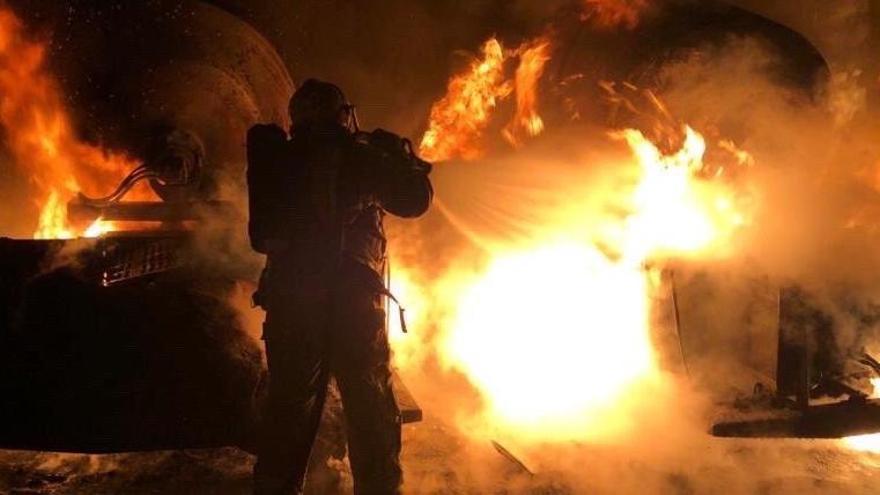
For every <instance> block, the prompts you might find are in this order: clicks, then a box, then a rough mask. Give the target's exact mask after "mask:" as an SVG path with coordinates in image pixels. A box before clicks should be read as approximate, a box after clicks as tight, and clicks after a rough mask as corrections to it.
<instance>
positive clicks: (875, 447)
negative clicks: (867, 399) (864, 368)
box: [843, 378, 880, 454]
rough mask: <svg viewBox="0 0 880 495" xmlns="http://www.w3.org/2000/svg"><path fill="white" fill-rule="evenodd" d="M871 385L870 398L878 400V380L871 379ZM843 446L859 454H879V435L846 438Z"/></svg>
mask: <svg viewBox="0 0 880 495" xmlns="http://www.w3.org/2000/svg"><path fill="white" fill-rule="evenodd" d="M871 385H872V386H873V387H874V391H873V393H872V394H871V398H872V399H877V398H880V378H871ZM843 444H844V445H846V446H847V447H849V448H851V449H853V450H858V451H859V452H869V453H872V454H880V433H871V434H868V435H854V436H851V437H846V438H844V439H843Z"/></svg>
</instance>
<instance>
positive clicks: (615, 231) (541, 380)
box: [395, 127, 748, 442]
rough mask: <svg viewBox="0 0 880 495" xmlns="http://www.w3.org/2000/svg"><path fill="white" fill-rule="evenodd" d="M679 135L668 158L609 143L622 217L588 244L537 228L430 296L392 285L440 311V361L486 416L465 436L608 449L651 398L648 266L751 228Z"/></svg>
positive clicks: (631, 139) (653, 372)
mask: <svg viewBox="0 0 880 495" xmlns="http://www.w3.org/2000/svg"><path fill="white" fill-rule="evenodd" d="M683 134H684V140H683V144H682V146H681V149H679V150H678V151H676V152H674V153H663V152H661V151H660V150H659V149H658V147H657V146H655V145H654V144H653V143H652V142H651V141H649V140H648V139H647V138H646V137H645V136H644V135H643V134H642V133H641V132H639V131H636V130H632V129H629V130H624V131H620V132H615V133H613V134H612V135H611V137H612V139H614V140H618V141H621V142H623V143H625V144H626V145H627V146H628V148H629V150H630V154H631V156H632V160H631V161H630V162H628V163H620V164H618V165H620V167H619V168H620V170H633V169H634V170H636V171H637V176H638V179H637V181H636V182H635V185H634V186H633V187H632V188H630V189H622V190H620V191H615V192H614V195H615V196H616V199H617V200H619V202H620V203H622V204H624V205H626V210H627V211H628V214H627V215H625V216H624V217H623V218H616V219H613V220H606V222H607V225H604V226H602V228H598V229H595V232H581V231H576V230H577V229H578V228H579V227H578V226H579V225H584V224H583V223H582V222H578V221H577V219H574V220H572V219H560V221H559V224H558V225H556V226H555V227H554V226H546V225H542V226H540V235H538V236H536V238H535V239H534V240H533V242H532V243H531V245H528V246H526V247H522V246H517V247H508V248H505V247H493V248H490V249H493V251H492V252H490V253H489V255H490V261H489V262H488V263H487V265H486V266H485V267H484V268H483V269H481V270H480V271H479V272H478V273H452V274H449V275H448V276H449V278H452V279H458V280H466V281H465V282H462V283H460V284H459V285H458V286H457V287H456V288H455V290H451V291H445V290H443V289H439V291H440V292H442V294H441V295H440V296H435V297H430V295H429V294H420V293H419V292H420V291H419V290H417V289H416V288H413V287H412V286H410V285H408V284H407V282H408V281H409V280H408V276H405V277H404V278H403V279H400V280H398V284H399V285H400V286H402V287H401V288H402V290H401V292H404V293H407V296H406V297H405V299H406V300H407V301H413V300H415V301H416V304H417V305H418V306H420V307H422V308H424V307H428V306H430V304H437V303H436V302H432V300H433V301H437V300H442V301H444V302H443V304H444V305H448V307H446V306H444V310H443V311H444V312H447V313H449V314H450V315H451V316H450V317H449V318H448V319H447V320H446V321H444V322H443V326H444V328H442V329H441V334H442V338H441V340H442V344H441V349H440V353H441V361H443V362H445V364H446V365H447V366H448V367H450V368H452V369H455V370H457V371H459V372H461V373H463V374H464V375H465V376H466V377H467V378H468V380H469V381H470V382H471V383H472V384H473V386H474V387H475V388H476V389H477V390H478V391H479V393H480V396H481V398H482V400H483V403H484V409H483V413H482V416H481V417H480V419H479V421H478V422H479V425H468V428H469V430H470V431H472V432H474V431H478V432H480V433H482V434H485V435H489V436H493V437H496V438H497V436H498V435H501V436H513V437H515V438H517V439H518V440H521V441H523V440H525V441H529V440H531V441H539V442H547V441H570V440H596V439H608V438H612V437H614V436H615V435H618V434H622V433H624V432H626V431H627V430H628V429H629V428H630V427H632V425H633V423H634V422H635V418H636V414H637V407H638V405H637V402H638V401H639V397H641V396H644V394H645V393H646V391H651V390H654V391H656V390H660V389H662V387H663V386H664V378H663V377H664V375H663V373H662V372H661V370H660V368H659V364H658V360H657V357H656V355H655V350H654V348H653V346H652V341H651V325H652V302H651V301H652V299H653V298H654V297H655V296H656V295H657V291H658V290H659V289H660V288H661V286H660V285H659V284H658V283H657V281H658V280H659V279H660V277H658V276H657V275H658V274H659V272H660V270H661V268H651V266H657V265H654V264H653V262H655V261H662V259H666V258H672V257H689V256H714V255H719V254H722V253H723V250H722V248H723V247H724V246H725V245H726V244H727V243H728V241H729V240H730V238H731V236H732V235H733V234H734V233H735V232H736V231H737V230H738V229H739V228H740V227H741V226H743V225H745V224H747V223H748V214H747V211H745V210H746V208H744V207H742V206H741V205H740V202H739V201H738V200H737V197H736V196H735V195H734V194H733V192H732V191H730V190H729V189H728V188H727V187H725V186H724V184H723V183H720V182H719V181H714V180H707V179H703V178H701V177H703V176H705V175H706V174H703V173H702V172H704V164H703V155H704V153H705V150H706V144H705V141H704V139H703V138H702V136H701V135H700V134H699V133H697V132H696V131H694V130H693V129H691V128H690V127H685V128H684V129H683ZM571 211H572V212H573V213H572V214H577V215H582V214H585V213H584V209H581V208H572V210H571ZM574 212H577V213H574ZM587 214H589V213H587ZM600 245H601V246H602V249H600V248H599V247H597V246H600ZM399 271H400V270H398V272H399ZM402 271H403V272H404V273H406V272H407V269H406V267H403V270H402ZM398 272H396V273H398ZM440 285H443V284H442V283H441V284H440ZM413 296H415V297H413ZM395 340H396V345H398V346H399V345H401V344H400V343H399V341H397V340H398V339H395ZM409 351H410V350H409V349H405V352H404V354H405V355H407V356H409V355H410V352H409Z"/></svg>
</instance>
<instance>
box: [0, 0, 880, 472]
mask: <svg viewBox="0 0 880 495" xmlns="http://www.w3.org/2000/svg"><path fill="white" fill-rule="evenodd" d="M20 4H21V5H20ZM24 4H27V5H24ZM37 4H39V5H34V4H33V2H14V1H13V2H10V7H9V8H4V9H2V10H0V94H2V95H3V96H2V101H0V124H2V128H3V140H2V147H0V148H2V151H0V163H2V166H3V167H8V168H10V169H13V168H14V169H17V170H18V171H19V172H18V176H19V177H18V178H12V179H10V180H11V181H15V180H17V181H19V182H20V185H21V187H19V188H17V189H18V191H16V192H13V190H14V189H16V188H14V187H10V188H8V189H9V191H10V195H11V197H10V204H27V205H33V204H35V203H36V205H37V206H36V209H34V208H31V210H33V211H31V213H32V215H31V216H32V217H33V218H29V219H25V218H24V217H26V216H27V215H26V213H25V212H24V211H19V212H7V213H5V214H4V216H2V217H0V219H2V220H3V221H4V224H6V225H9V226H10V229H9V232H4V234H5V235H10V236H11V237H10V238H6V237H4V238H2V239H0V280H2V283H0V343H2V345H0V353H2V359H0V377H2V378H0V390H2V392H3V397H5V398H6V399H5V400H4V402H3V403H2V405H0V446H2V447H4V448H13V449H31V450H52V451H67V452H94V453H106V452H125V451H141V450H157V449H178V448H191V447H219V446H228V445H234V446H239V447H242V448H244V449H246V450H247V449H250V448H252V445H253V437H254V431H255V426H256V424H257V422H258V420H259V418H258V410H259V407H258V404H259V402H260V400H261V397H262V394H263V392H264V388H265V364H264V362H263V360H264V358H263V355H262V350H261V344H260V340H259V338H260V335H259V333H260V324H261V318H262V315H261V314H260V313H259V312H258V311H255V310H253V309H252V308H251V306H250V293H251V292H252V290H253V288H254V283H255V281H256V278H257V276H258V274H259V270H260V268H261V266H260V265H261V263H262V259H261V258H260V257H258V256H256V255H255V254H254V253H251V251H250V250H249V248H248V245H247V239H245V238H244V232H245V227H244V225H245V221H246V218H245V196H244V194H245V191H244V189H245V188H244V163H245V157H244V151H245V150H244V145H243V140H244V137H245V134H246V131H247V129H248V128H249V127H250V126H251V125H253V124H254V123H257V122H274V123H277V124H279V125H281V126H282V127H287V122H286V119H287V116H286V108H287V103H288V98H289V97H290V94H291V93H292V92H293V88H294V82H293V80H292V78H291V76H290V74H289V72H288V68H287V67H286V66H285V62H284V61H283V60H282V58H281V56H280V55H279V53H278V51H277V50H276V47H275V46H273V44H272V43H271V42H270V41H268V40H267V38H266V37H265V35H264V34H263V33H262V32H261V31H259V30H258V29H257V28H256V27H254V26H253V25H251V24H249V23H248V22H246V21H245V20H243V17H242V16H246V15H245V14H243V13H248V12H250V11H249V10H248V8H246V6H243V4H239V3H238V2H234V1H218V2H196V1H159V2H148V3H145V4H142V5H135V4H119V3H114V2H106V5H105V4H104V3H102V2H95V3H94V4H91V3H82V2H76V1H74V2H69V5H66V4H65V5H63V6H62V5H61V4H59V3H54V2H37ZM552 7H553V8H552V10H550V8H549V7H548V8H547V9H546V10H541V12H546V11H548V10H549V11H550V14H549V15H547V16H545V17H542V18H541V22H540V23H538V22H532V23H522V24H520V25H516V27H510V26H507V25H499V26H493V28H497V29H496V31H495V33H496V35H495V36H491V37H488V39H486V38H483V42H482V44H481V45H479V49H478V51H477V52H476V53H474V54H472V55H469V56H467V57H466V60H465V62H464V63H462V64H459V65H460V67H458V68H457V69H456V71H455V74H454V75H453V76H452V77H451V78H450V79H448V81H446V82H447V86H446V91H445V93H444V94H442V95H439V96H438V94H437V93H442V91H440V90H438V89H437V88H432V89H431V96H432V98H431V100H432V101H433V104H432V105H431V106H430V111H428V112H426V113H427V124H424V123H419V124H418V126H419V127H418V129H419V130H420V131H423V134H422V138H421V139H420V140H416V141H415V142H417V143H418V144H419V146H418V148H419V149H418V151H419V154H420V155H421V156H422V157H424V158H425V159H426V160H429V161H432V162H436V163H437V164H438V165H437V167H436V168H435V173H434V176H433V180H434V182H435V185H436V188H437V191H438V195H437V204H436V205H435V206H436V210H437V212H436V214H434V215H433V216H432V217H431V218H429V219H428V221H427V225H428V226H427V227H425V228H426V229H428V230H430V231H431V232H430V234H425V233H424V232H419V231H418V230H417V228H410V229H409V230H406V229H405V228H401V231H403V232H404V233H406V234H412V233H413V232H417V233H419V235H420V236H421V237H419V239H420V240H419V242H412V243H407V242H398V243H395V237H394V236H392V242H391V256H392V267H393V268H392V269H393V273H392V276H391V280H390V285H391V290H392V292H394V293H395V294H397V295H398V297H400V298H401V299H402V301H403V303H404V304H406V305H407V306H408V308H409V309H410V311H409V315H410V318H411V321H410V327H411V328H413V329H414V332H413V334H414V335H410V336H408V337H407V339H403V338H402V336H401V335H400V333H399V331H398V332H395V333H394V334H393V335H392V341H393V344H394V350H395V359H396V363H397V364H398V365H399V366H400V368H401V370H402V372H403V374H404V375H406V372H407V371H408V370H410V371H411V370H412V369H418V368H419V367H420V366H421V367H426V368H427V367H430V366H438V367H441V368H443V369H444V370H453V371H454V372H455V373H458V374H460V375H462V376H464V377H466V381H467V383H468V384H469V385H468V391H469V392H468V393H473V394H474V395H476V396H477V397H478V398H479V399H478V400H477V401H476V402H477V403H479V407H476V406H474V407H473V409H474V410H478V411H479V412H478V413H473V414H472V416H473V417H469V418H470V419H469V421H468V422H467V427H466V428H467V429H469V430H471V431H472V432H475V433H474V435H476V436H479V437H482V436H486V437H489V438H491V439H492V440H493V441H494V440H499V442H501V441H508V440H510V439H511V438H512V439H513V440H510V441H511V442H512V443H513V444H514V445H516V444H518V443H524V444H528V443H529V442H538V441H540V442H548V441H550V442H553V441H558V442H589V441H594V440H595V441H604V440H607V439H609V438H612V437H614V436H615V435H618V434H620V433H621V432H623V431H626V430H627V429H628V428H630V427H631V426H632V423H634V422H635V421H634V420H633V419H632V417H633V416H635V415H636V413H635V412H634V411H640V410H644V409H645V407H646V403H645V400H646V399H645V396H652V397H658V399H657V400H658V401H660V400H664V398H667V397H668V395H667V394H670V389H671V388H673V387H672V386H670V385H669V381H670V380H669V379H668V378H667V373H669V372H671V373H673V374H675V375H676V376H679V377H681V376H685V377H690V379H691V380H693V382H694V383H697V382H699V383H701V384H702V383H703V382H706V381H707V382H710V383H711V384H712V385H717V384H718V382H719V381H720V382H725V383H724V385H722V386H719V387H716V388H718V389H721V390H723V393H720V395H723V397H722V399H721V400H720V401H723V402H726V403H729V402H731V399H733V398H734V397H732V393H730V390H731V387H730V386H729V383H727V382H730V381H736V382H737V387H735V390H737V391H739V392H741V391H743V390H746V391H747V392H749V393H746V394H744V395H743V396H741V397H738V398H736V400H735V402H734V404H732V407H729V406H731V404H727V405H726V406H725V407H723V408H720V409H724V410H725V411H726V412H727V413H729V414H725V415H724V417H716V418H714V420H713V425H712V426H711V427H709V428H708V429H711V432H712V433H713V434H714V435H716V436H721V437H800V438H841V437H847V436H851V435H858V434H866V433H872V432H876V431H880V410H878V404H877V402H876V401H877V399H873V398H871V397H872V396H873V394H874V392H873V385H872V383H871V377H872V376H874V375H876V374H877V373H878V372H880V363H878V362H877V361H876V360H874V358H873V357H872V356H871V354H870V353H869V352H867V351H866V349H863V348H862V347H863V344H864V339H862V338H854V339H852V340H851V341H850V342H848V344H849V348H846V349H844V348H841V347H840V346H839V345H838V344H839V343H838V342H836V341H835V338H834V335H835V333H836V332H837V329H836V328H835V325H838V324H839V323H840V321H841V320H840V318H839V317H838V316H839V315H835V316H833V317H832V316H831V310H829V309H828V301H827V299H823V296H817V295H816V293H814V292H811V290H812V289H813V287H806V286H802V284H800V280H797V277H790V278H791V279H794V280H789V279H786V278H785V277H780V279H783V280H784V283H783V284H780V283H778V282H779V280H777V279H776V278H774V279H773V280H772V281H767V280H762V281H760V282H759V283H758V282H756V283H755V284H754V286H749V287H750V288H748V289H743V290H742V292H744V293H745V292H748V295H747V296H742V297H740V295H737V297H736V298H734V297H732V296H731V297H730V300H731V301H732V300H734V299H736V301H737V304H740V303H742V301H746V303H742V304H744V306H743V308H744V309H743V308H739V307H737V308H736V310H731V311H730V312H726V311H720V310H719V309H718V308H719V307H724V303H725V297H727V296H725V295H724V294H726V293H725V290H728V289H725V288H723V287H725V286H730V287H735V288H737V290H739V288H740V287H739V286H740V285H742V284H744V283H745V282H743V281H742V279H744V278H745V277H743V276H741V275H739V274H736V275H731V273H733V272H735V270H734V269H730V268H728V267H726V266H725V262H724V258H725V256H726V255H727V254H729V252H731V251H734V250H736V249H738V248H740V245H739V244H738V241H737V237H738V236H741V233H742V232H743V231H744V230H747V229H748V228H749V227H750V226H751V225H752V223H757V222H753V217H756V216H758V215H759V213H760V212H759V210H760V206H759V205H758V203H759V202H760V201H759V199H761V198H760V197H759V198H758V199H756V197H757V196H758V195H755V194H752V190H751V189H750V183H749V182H748V180H747V179H746V178H744V177H747V176H748V175H749V173H750V171H752V170H754V169H755V168H756V165H755V163H756V156H758V154H757V153H756V154H753V153H752V152H751V150H750V148H749V147H748V146H746V145H744V144H743V143H748V144H754V142H755V141H756V140H752V141H751V142H750V141H749V139H748V137H749V136H750V135H751V134H753V131H754V126H755V125H756V124H755V122H756V120H755V119H753V118H752V117H753V114H752V113H749V112H752V111H753V109H751V108H747V107H748V106H749V105H748V101H750V99H755V100H760V101H761V102H764V101H774V102H779V108H785V109H787V108H789V107H792V108H794V107H798V106H809V105H813V104H814V103H815V101H816V100H817V99H818V98H820V96H819V95H818V94H817V92H816V88H817V87H822V85H823V84H824V81H826V80H827V79H828V78H829V74H830V71H831V67H830V66H829V63H828V62H827V61H826V58H825V57H824V56H823V54H822V53H820V51H819V50H818V49H817V48H816V47H815V46H814V45H813V44H812V43H811V42H810V41H808V40H807V39H806V38H804V37H803V36H802V35H800V34H798V33H797V32H795V31H794V30H792V29H789V28H788V27H785V26H783V25H780V24H778V23H775V22H773V21H770V20H768V19H767V18H765V17H762V16H760V15H758V14H755V13H752V12H750V11H748V10H746V9H743V8H739V7H735V6H733V5H731V4H728V3H725V2H720V1H700V2H694V1H687V0H664V1H660V0H658V1H644V0H632V1H625V0H575V1H571V2H559V3H558V4H554V5H553V6H552ZM253 9H255V10H259V9H269V10H271V9H270V7H268V6H262V5H261V6H255V7H253ZM237 14H242V16H239V15H237ZM247 15H249V16H250V18H251V19H253V18H259V19H263V18H262V17H260V16H259V15H256V16H255V15H253V12H250V13H249V14H247ZM263 22H266V21H265V20H264V21H263ZM512 25H513V24H512ZM41 29H45V30H46V31H47V32H51V36H44V38H40V34H39V33H40V32H41ZM524 32H525V33H527V34H523V33H524ZM39 39H45V40H48V41H45V42H38V41H35V40H39ZM752 71H755V72H760V74H761V81H762V82H761V83H760V84H758V83H755V84H754V87H746V86H748V84H745V83H742V82H741V81H740V83H741V84H740V86H742V87H741V88H740V87H738V86H737V85H736V84H732V83H731V81H730V79H733V78H736V77H745V76H749V75H752V74H753V72H752ZM714 81H723V84H724V85H725V88H730V87H737V88H738V89H741V90H742V91H740V92H734V94H733V96H730V97H729V98H727V99H726V100H725V101H718V100H724V98H722V97H715V96H714V94H713V93H712V91H710V90H713V89H714V88H715V86H713V84H715V82H714ZM734 82H736V81H734ZM718 84H719V85H720V84H721V83H720V82H719V83H718ZM720 93H721V92H719V94H720ZM730 93H731V91H726V92H725V93H724V94H725V95H728V96H729V95H730ZM725 105H727V106H725ZM774 109H776V107H774ZM774 109H769V110H767V113H768V114H770V113H771V112H772V111H773V110H774ZM426 110H427V109H426ZM722 110H723V111H722ZM744 115H749V117H748V118H745V117H743V116H744ZM685 119H686V120H685ZM766 125H767V126H768V127H770V126H772V125H776V123H775V122H772V121H770V120H769V119H768V120H767V124H766ZM798 130H799V129H798ZM792 132H794V131H792ZM572 136H575V137H574V138H572ZM757 141H759V142H758V143H757V146H756V147H759V148H760V147H761V145H763V150H764V151H766V150H769V151H768V152H767V153H765V154H770V155H772V153H773V152H776V151H777V150H776V148H774V146H772V145H767V143H766V142H760V140H757ZM773 144H775V143H773ZM585 164H588V165H585ZM9 175H10V177H12V176H13V175H16V174H12V173H10V174H9ZM853 221H854V222H855V221H857V220H853ZM413 229H416V230H413ZM441 239H442V240H441ZM422 244H424V245H427V246H431V249H430V250H428V249H419V246H421V245H422ZM462 246H467V247H466V248H463V247H462ZM435 248H436V249H435ZM444 250H445V251H444ZM440 251H444V252H454V253H456V255H455V256H449V258H451V260H444V262H443V263H435V261H436V260H434V259H433V258H430V257H429V256H436V255H435V254H433V253H435V252H440ZM426 252H430V253H429V254H426ZM426 259H429V260H430V261H426ZM463 260H467V261H463ZM472 260H479V262H477V261H472ZM719 260H720V261H719ZM471 261H472V263H471ZM432 263H433V265H432ZM714 263H717V265H718V266H716V265H715V264H714ZM471 264H473V265H480V268H479V269H476V268H473V266H471ZM462 266H463V268H462ZM734 279H736V282H735V283H734V282H731V280H734ZM789 282H790V283H789ZM746 285H747V284H746ZM706 294H711V295H712V296H713V297H714V299H713V298H711V297H708V296H707V295H706ZM709 299H711V300H712V303H711V304H709V303H708V302H707V300H709ZM719 301H720V302H719ZM585 308H589V310H585ZM862 309H863V308H861V307H859V308H857V309H854V310H853V311H852V312H851V314H850V316H852V315H855V314H857V313H858V312H859V311H861V310H862ZM734 316H735V317H734ZM872 317H873V316H872V315H865V318H864V320H865V321H866V322H867V323H865V324H864V325H863V326H864V327H869V326H871V325H870V322H869V321H868V320H870V321H873V320H871V318H872ZM745 320H748V322H747V324H745V323H743V326H744V327H745V326H748V327H749V330H743V331H742V332H739V331H734V330H730V329H729V328H728V327H731V328H732V327H735V326H736V325H739V324H740V323H742V321H745ZM758 320H761V321H760V322H758ZM722 321H723V322H724V323H719V322H722ZM391 323H392V325H391V326H392V327H394V322H393V321H392V322H391ZM716 327H725V329H726V330H728V333H727V334H726V335H725V337H724V338H723V339H717V338H712V336H717V334H719V333H721V332H716V331H715V330H714V329H716ZM710 328H711V329H713V330H711V331H710V330H709V329H710ZM535 329H540V332H541V334H540V337H541V338H540V339H536V337H535V335H534V331H535ZM398 330H399V329H398ZM537 340H540V343H536V341H537ZM501 342H503V346H502V345H501V344H499V343H501ZM554 342H556V344H555V345H554V344H553V343H554ZM545 346H547V348H550V346H552V349H551V350H552V352H549V353H546V354H547V355H552V356H553V357H552V359H551V358H547V357H546V356H545V357H544V358H543V359H540V360H539V359H535V361H534V366H523V362H524V361H528V359H527V358H526V357H525V356H531V355H535V354H537V353H538V351H537V348H538V347H540V348H542V349H544V348H545ZM499 349H503V352H501V351H499ZM731 349H733V350H731ZM428 354H430V356H429V357H426V355H428ZM542 355H544V354H542ZM726 358H730V361H732V362H734V363H735V364H730V363H727V362H726V361H724V362H725V364H724V366H716V365H717V362H719V361H723V360H724V359H726ZM426 362H428V363H430V365H426V364H424V363H426ZM437 363H439V365H438V364H437ZM854 363H855V365H856V368H857V370H856V371H852V367H853V365H854ZM719 370H720V371H719ZM719 375H721V378H719ZM707 377H708V378H707ZM572 378H576V384H574V385H573V381H572ZM421 388H423V389H424V390H432V389H431V388H430V387H421ZM645 390H648V391H650V393H646V392H644V391H645ZM399 392H400V395H401V397H399V401H400V402H401V406H402V409H403V411H404V418H403V419H404V421H407V422H415V421H419V420H420V419H421V410H420V409H419V407H418V406H417V405H416V404H415V403H414V401H412V399H411V398H410V397H408V394H407V393H406V392H405V389H403V387H402V385H401V387H399ZM439 395H440V394H438V396H439ZM639 395H641V397H639ZM741 395H742V394H741ZM447 412H449V411H445V410H444V411H443V413H447ZM456 412H458V411H456ZM470 412H472V411H469V413H470ZM334 415H338V404H337V405H334V406H333V407H331V408H330V409H329V412H328V413H327V416H328V417H327V418H325V419H326V422H327V425H326V426H325V429H324V433H323V434H322V435H323V436H324V437H325V438H324V439H323V440H324V442H323V445H322V446H321V447H319V448H321V449H323V450H325V451H327V453H326V454H323V453H322V454H321V455H325V456H330V455H333V456H336V457H338V458H341V457H342V456H343V455H344V449H343V450H340V442H341V439H342V435H341V424H340V420H339V418H336V417H334ZM707 426H708V425H707ZM496 445H500V443H497V444H496ZM502 449H503V448H502ZM505 452H507V451H506V450H505ZM506 455H510V456H511V457H513V455H512V454H509V452H508V454H506ZM517 462H519V461H517ZM523 469H525V470H526V471H528V469H527V468H523Z"/></svg>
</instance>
